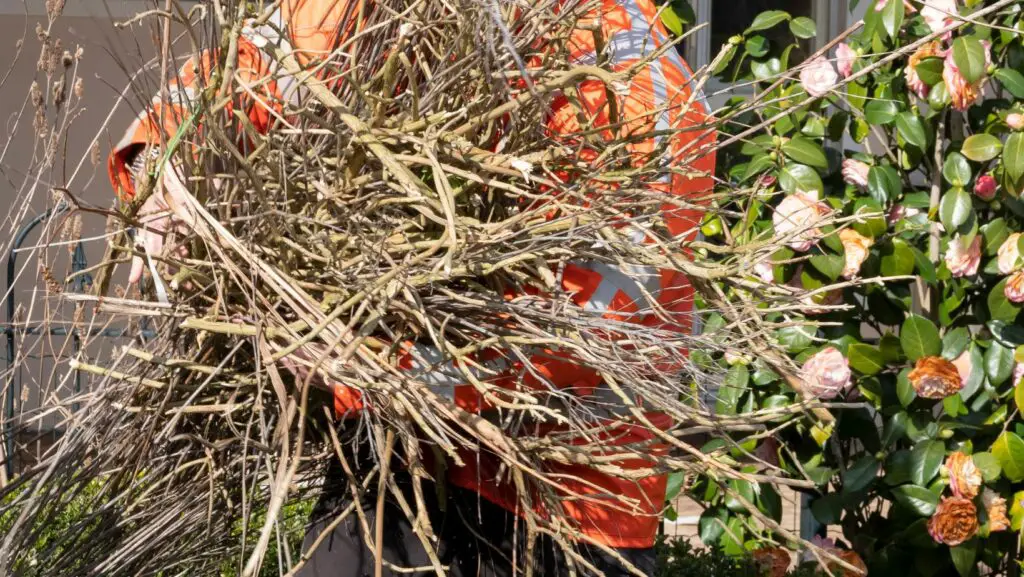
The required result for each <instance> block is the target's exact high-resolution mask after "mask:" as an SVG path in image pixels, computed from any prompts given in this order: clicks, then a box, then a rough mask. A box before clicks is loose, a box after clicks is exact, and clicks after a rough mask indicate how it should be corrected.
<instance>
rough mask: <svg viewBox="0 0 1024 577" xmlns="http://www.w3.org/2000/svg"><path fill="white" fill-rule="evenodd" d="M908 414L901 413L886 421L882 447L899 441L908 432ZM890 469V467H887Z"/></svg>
mask: <svg viewBox="0 0 1024 577" xmlns="http://www.w3.org/2000/svg"><path fill="white" fill-rule="evenodd" d="M907 418H908V417H907V413H906V412H904V411H900V412H898V413H896V414H895V415H893V416H891V417H889V419H888V420H886V421H885V429H884V430H883V431H882V447H883V448H885V447H888V446H889V445H891V444H893V443H895V442H896V441H899V440H900V439H901V438H902V437H903V434H904V433H906V432H907ZM887 468H888V467H887Z"/></svg>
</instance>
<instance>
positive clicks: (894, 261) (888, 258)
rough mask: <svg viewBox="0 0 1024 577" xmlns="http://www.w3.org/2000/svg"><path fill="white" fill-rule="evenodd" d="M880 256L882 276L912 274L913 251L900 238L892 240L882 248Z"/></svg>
mask: <svg viewBox="0 0 1024 577" xmlns="http://www.w3.org/2000/svg"><path fill="white" fill-rule="evenodd" d="M881 255H882V267H881V269H882V274H883V275H884V276H903V275H909V274H911V273H913V272H914V251H913V250H911V248H910V245H909V244H907V241H905V240H903V239H902V238H894V239H892V243H891V244H889V245H887V246H884V247H882V250H881Z"/></svg>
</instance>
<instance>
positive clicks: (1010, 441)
mask: <svg viewBox="0 0 1024 577" xmlns="http://www.w3.org/2000/svg"><path fill="white" fill-rule="evenodd" d="M992 454H993V455H995V457H996V460H998V461H999V466H1000V467H1002V469H1003V474H1004V475H1006V478H1007V479H1009V480H1010V481H1012V482H1014V483H1018V482H1020V481H1022V480H1024V439H1021V438H1020V437H1019V436H1018V435H1017V433H1014V432H1013V431H1003V433H1002V434H1001V435H999V438H997V439H996V440H995V442H994V443H992Z"/></svg>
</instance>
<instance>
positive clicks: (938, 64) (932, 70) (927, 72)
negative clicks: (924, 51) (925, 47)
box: [914, 56, 944, 86]
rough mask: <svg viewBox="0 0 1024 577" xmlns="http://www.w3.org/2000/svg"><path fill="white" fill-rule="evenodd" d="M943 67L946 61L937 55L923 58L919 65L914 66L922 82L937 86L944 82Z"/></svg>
mask: <svg viewBox="0 0 1024 577" xmlns="http://www.w3.org/2000/svg"><path fill="white" fill-rule="evenodd" d="M943 68H944V63H943V62H942V59H941V58H938V57H935V56H930V57H928V58H924V59H922V60H921V61H920V62H918V63H917V66H916V67H914V69H915V70H917V77H918V78H920V79H921V82H924V83H925V84H927V85H928V86H935V85H936V84H938V83H940V82H942V69H943Z"/></svg>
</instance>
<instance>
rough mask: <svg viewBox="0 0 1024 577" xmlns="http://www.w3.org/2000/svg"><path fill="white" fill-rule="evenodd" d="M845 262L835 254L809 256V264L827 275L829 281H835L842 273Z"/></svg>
mask: <svg viewBox="0 0 1024 577" xmlns="http://www.w3.org/2000/svg"><path fill="white" fill-rule="evenodd" d="M845 264H846V261H845V259H844V258H843V257H841V256H839V255H835V254H816V255H814V256H812V257H811V266H813V267H814V268H815V269H816V270H817V271H818V272H820V273H821V274H823V275H825V276H827V277H828V280H830V281H835V280H836V279H837V278H839V275H841V274H843V267H844V266H845Z"/></svg>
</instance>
